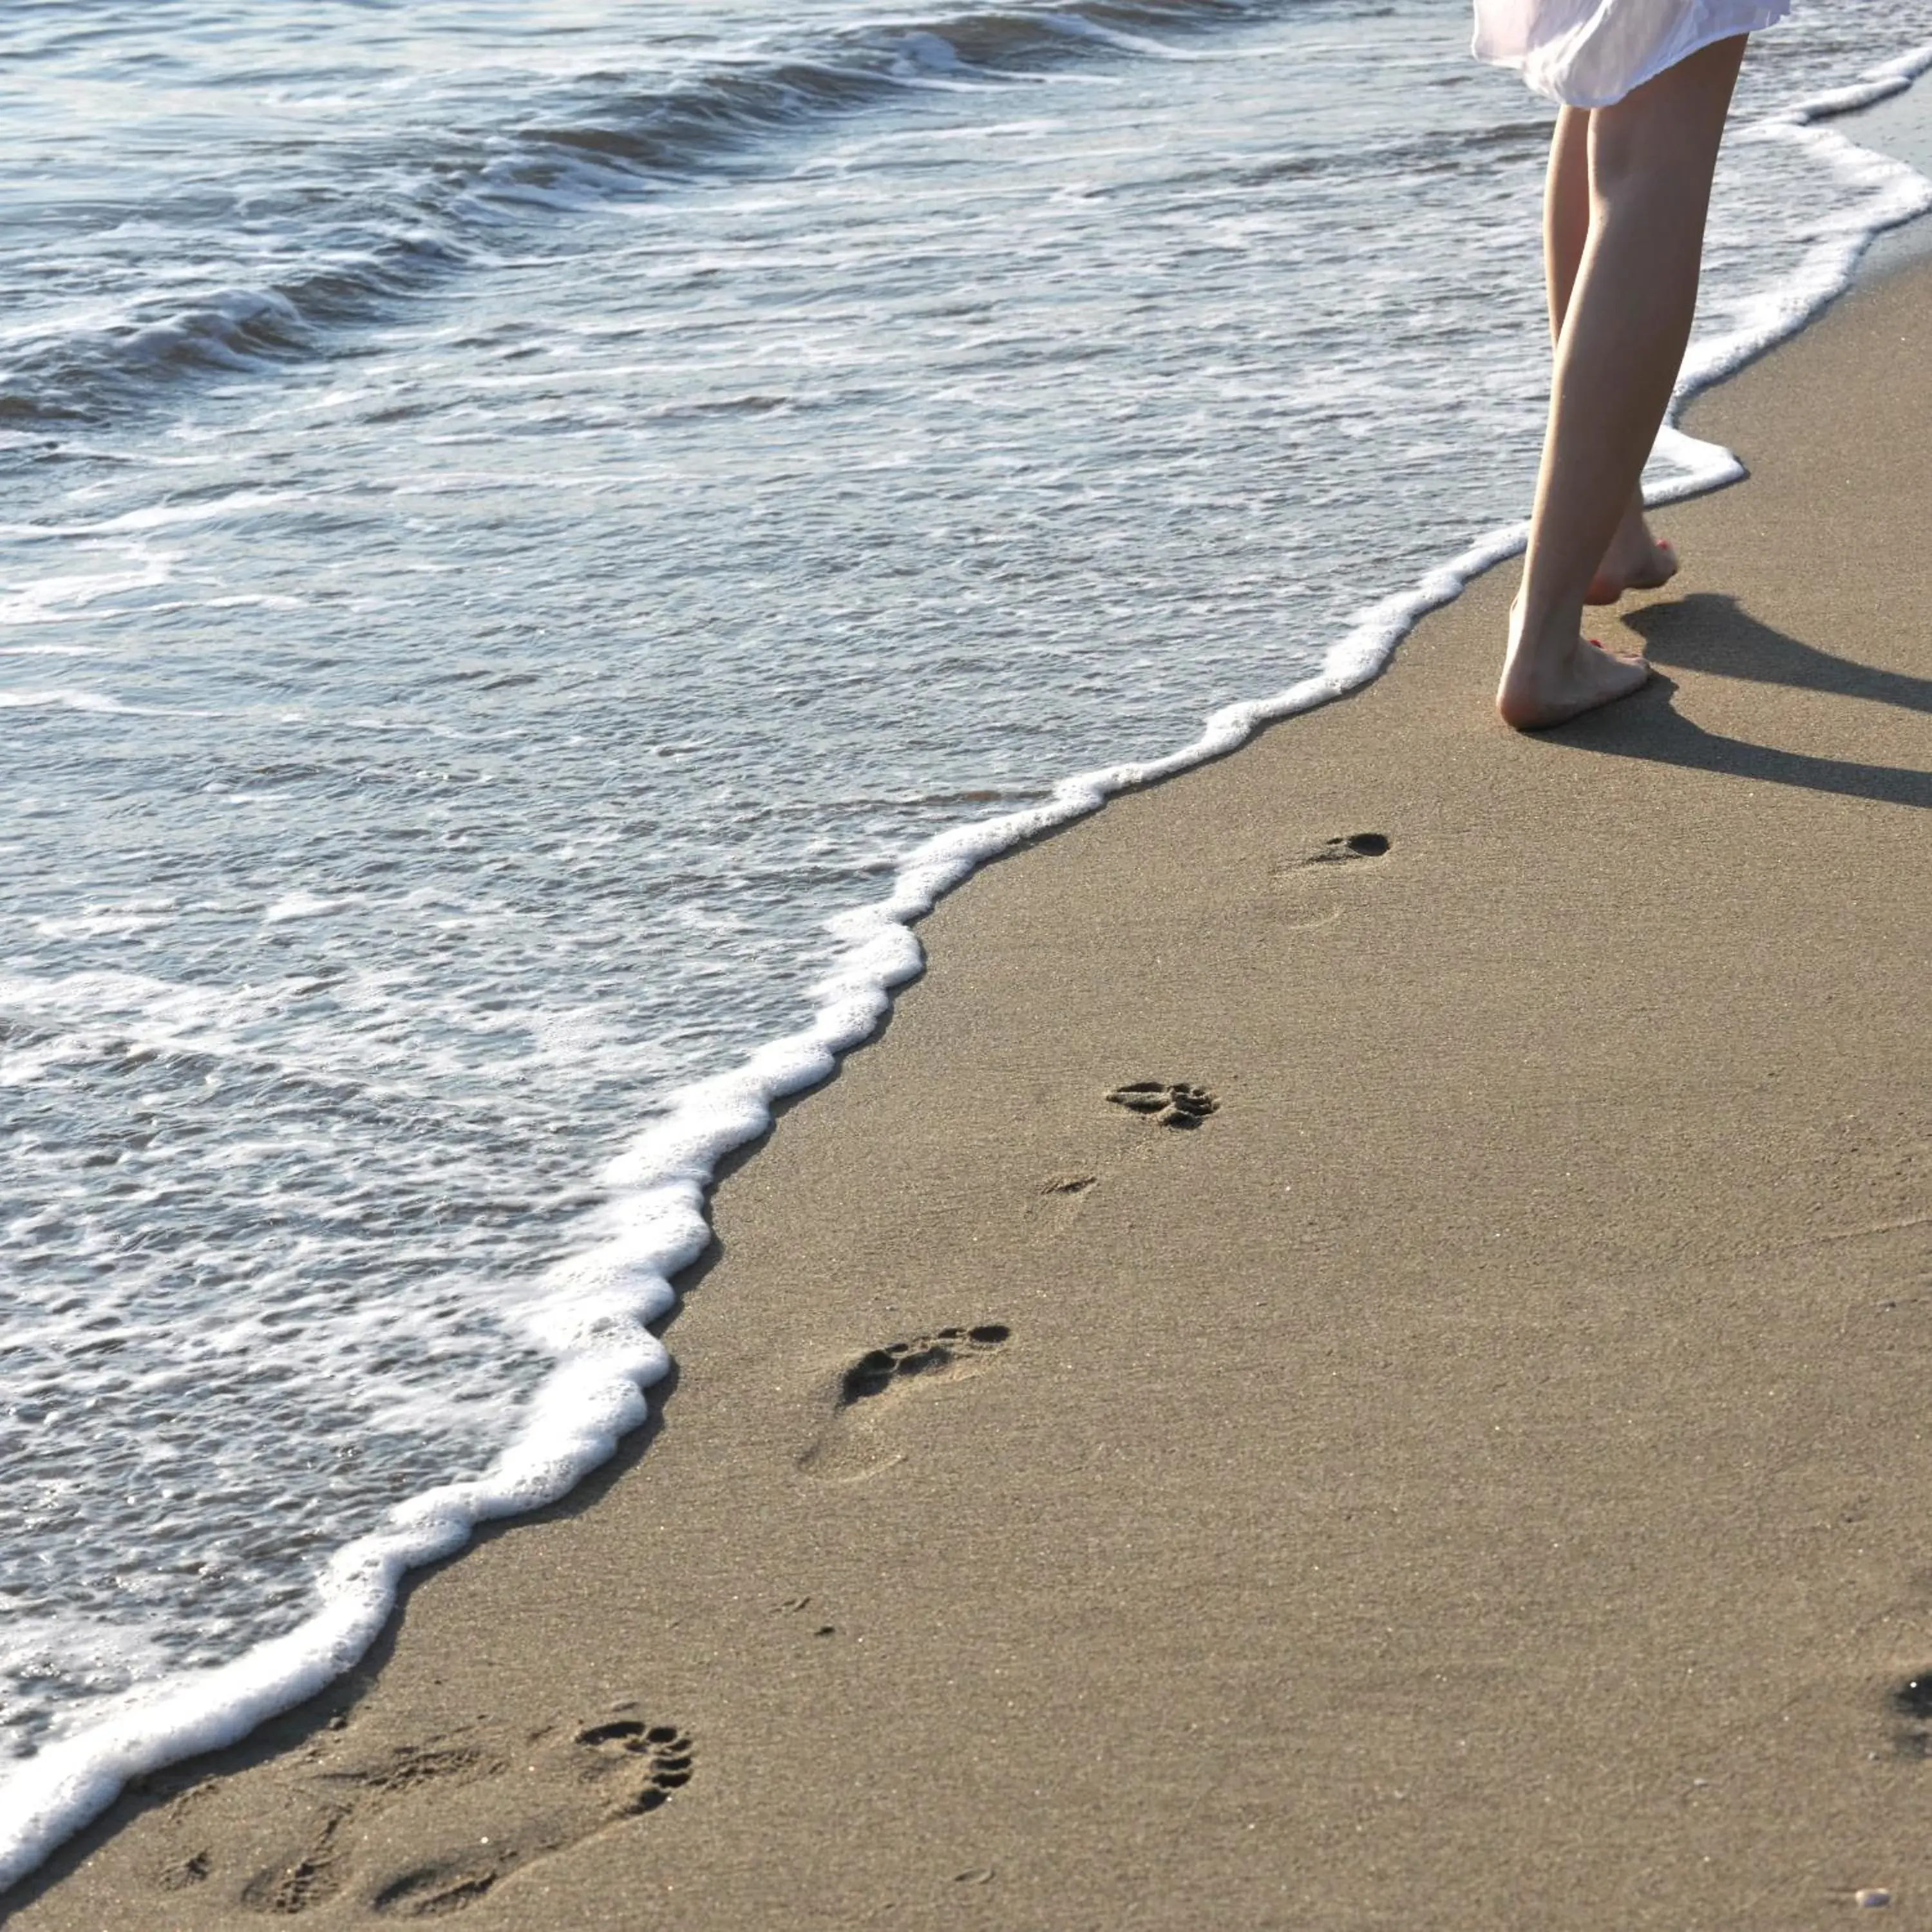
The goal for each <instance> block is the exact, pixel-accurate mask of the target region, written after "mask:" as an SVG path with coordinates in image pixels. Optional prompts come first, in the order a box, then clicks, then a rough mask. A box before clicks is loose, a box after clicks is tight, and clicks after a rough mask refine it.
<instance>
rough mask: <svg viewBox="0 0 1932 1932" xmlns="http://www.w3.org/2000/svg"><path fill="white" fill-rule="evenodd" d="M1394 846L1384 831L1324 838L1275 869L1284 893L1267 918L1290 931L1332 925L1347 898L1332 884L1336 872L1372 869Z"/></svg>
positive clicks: (1393, 842)
mask: <svg viewBox="0 0 1932 1932" xmlns="http://www.w3.org/2000/svg"><path fill="white" fill-rule="evenodd" d="M1394 845H1395V841H1394V839H1392V838H1390V836H1389V835H1388V833H1387V832H1337V834H1336V835H1334V837H1333V838H1325V839H1324V840H1323V841H1322V843H1321V844H1319V845H1318V846H1316V847H1315V849H1314V850H1313V851H1310V852H1304V853H1301V855H1300V856H1298V857H1297V858H1294V859H1289V860H1287V861H1286V862H1284V863H1283V864H1281V865H1277V867H1276V868H1275V874H1274V876H1275V880H1276V883H1277V885H1280V886H1283V887H1285V888H1286V890H1285V891H1284V892H1283V893H1282V894H1281V895H1280V896H1279V897H1278V898H1276V899H1275V900H1274V903H1273V904H1272V905H1271V907H1270V908H1269V910H1270V916H1271V917H1273V918H1274V919H1277V921H1280V922H1283V923H1286V926H1288V928H1289V930H1290V931H1291V932H1312V931H1313V929H1315V928H1316V927H1317V926H1332V925H1333V924H1334V922H1335V921H1336V920H1337V919H1340V917H1341V916H1342V914H1343V911H1344V910H1346V906H1347V898H1348V895H1347V894H1346V892H1343V891H1342V890H1341V889H1340V887H1339V885H1338V883H1337V872H1338V871H1339V869H1340V868H1343V867H1347V868H1350V869H1352V870H1354V869H1357V868H1372V867H1373V865H1375V863H1376V861H1377V860H1379V859H1386V858H1387V857H1388V855H1389V853H1391V851H1392V850H1394Z"/></svg>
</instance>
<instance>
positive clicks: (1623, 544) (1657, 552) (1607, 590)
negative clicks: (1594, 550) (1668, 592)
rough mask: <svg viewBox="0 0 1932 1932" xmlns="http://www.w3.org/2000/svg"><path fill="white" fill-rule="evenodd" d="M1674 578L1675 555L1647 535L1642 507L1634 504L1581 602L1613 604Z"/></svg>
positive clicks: (1655, 587) (1671, 550)
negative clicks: (1630, 593)
mask: <svg viewBox="0 0 1932 1932" xmlns="http://www.w3.org/2000/svg"><path fill="white" fill-rule="evenodd" d="M1676 574H1677V553H1676V551H1675V550H1673V549H1672V548H1671V547H1670V544H1667V543H1666V542H1664V540H1663V539H1662V538H1661V537H1654V536H1652V535H1651V533H1650V526H1649V524H1648V523H1646V522H1645V521H1644V520H1643V504H1642V502H1634V503H1633V504H1632V505H1631V507H1630V508H1628V510H1626V511H1625V512H1624V520H1623V521H1622V523H1619V524H1618V526H1617V533H1616V535H1615V536H1613V538H1611V539H1610V548H1609V549H1608V550H1606V551H1605V552H1604V560H1603V562H1601V564H1599V565H1598V566H1597V574H1596V575H1595V577H1592V578H1591V580H1590V587H1589V589H1588V590H1586V591H1585V592H1584V593H1583V601H1584V602H1585V603H1586V604H1614V603H1616V601H1618V599H1619V598H1621V597H1622V596H1624V595H1626V593H1628V592H1630V591H1632V590H1661V589H1662V588H1663V587H1664V585H1665V584H1667V583H1669V582H1670V580H1671V579H1672V578H1673V577H1675V576H1676Z"/></svg>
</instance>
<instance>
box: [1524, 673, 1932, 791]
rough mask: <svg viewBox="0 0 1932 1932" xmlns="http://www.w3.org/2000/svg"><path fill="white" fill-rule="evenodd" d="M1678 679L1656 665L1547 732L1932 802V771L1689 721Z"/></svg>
mask: <svg viewBox="0 0 1932 1932" xmlns="http://www.w3.org/2000/svg"><path fill="white" fill-rule="evenodd" d="M1676 694H1677V686H1676V684H1675V683H1673V682H1672V680H1671V679H1669V678H1668V677H1666V676H1663V675H1662V674H1661V673H1659V674H1658V675H1657V676H1654V677H1652V679H1651V681H1650V682H1649V683H1648V684H1647V685H1645V686H1644V687H1643V689H1642V690H1641V691H1638V692H1637V693H1636V694H1634V696H1632V697H1627V698H1625V700H1623V702H1622V703H1620V704H1613V705H1610V706H1607V707H1606V708H1605V709H1603V710H1601V711H1593V712H1589V713H1587V714H1586V715H1584V716H1583V717H1582V718H1577V719H1576V720H1574V721H1573V722H1571V723H1570V724H1565V725H1564V726H1562V727H1560V728H1559V730H1556V731H1553V732H1551V733H1548V734H1547V735H1549V736H1551V737H1553V738H1556V739H1559V740H1560V741H1561V742H1563V743H1565V744H1569V745H1576V746H1577V748H1579V749H1580V750H1582V751H1607V752H1609V753H1610V754H1612V755H1613V756H1614V757H1622V758H1651V759H1654V760H1656V761H1657V762H1658V763H1660V764H1667V765H1685V766H1689V767H1690V768H1691V769H1693V770H1697V771H1706V772H1722V773H1724V775H1725V776H1726V777H1727V778H1750V779H1754V780H1755V781H1757V782H1758V783H1759V784H1782V785H1798V786H1801V787H1803V788H1804V789H1805V790H1808V791H1820V792H1832V793H1837V794H1838V796H1841V797H1843V798H1869V799H1877V800H1878V801H1879V802H1881V803H1882V804H1885V805H1915V806H1917V807H1918V808H1919V809H1920V810H1921V811H1924V810H1932V771H1921V770H1915V769H1913V768H1912V767H1911V766H1909V765H1868V764H1861V763H1858V761H1857V760H1855V759H1851V758H1820V757H1812V756H1811V755H1810V754H1808V753H1806V752H1802V751H1779V750H1778V748H1776V747H1775V746H1774V745H1754V744H1752V743H1751V742H1749V741H1748V740H1747V739H1742V738H1727V737H1724V736H1721V734H1720V733H1717V732H1715V731H1707V730H1705V729H1704V727H1703V726H1702V725H1701V724H1692V723H1691V721H1690V719H1689V718H1685V717H1682V716H1681V715H1679V713H1678V712H1676V710H1675V709H1673V707H1672V700H1673V698H1674V697H1676Z"/></svg>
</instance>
